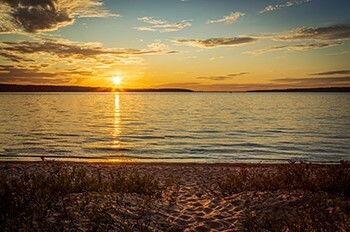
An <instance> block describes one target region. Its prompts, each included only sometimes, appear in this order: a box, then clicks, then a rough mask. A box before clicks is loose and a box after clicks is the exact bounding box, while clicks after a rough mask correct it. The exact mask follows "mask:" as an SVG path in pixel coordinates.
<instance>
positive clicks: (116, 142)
mask: <svg viewBox="0 0 350 232" xmlns="http://www.w3.org/2000/svg"><path fill="white" fill-rule="evenodd" d="M121 131H122V128H121V122H120V93H119V92H115V93H114V122H113V131H112V149H113V150H115V151H118V150H120V149H121V148H122V145H121V142H120V136H121ZM107 160H108V162H113V163H119V162H133V160H132V159H127V158H110V159H107Z"/></svg>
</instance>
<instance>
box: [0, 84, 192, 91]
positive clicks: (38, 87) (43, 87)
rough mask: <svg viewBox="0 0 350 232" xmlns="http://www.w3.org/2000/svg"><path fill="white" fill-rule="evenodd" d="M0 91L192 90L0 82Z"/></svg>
mask: <svg viewBox="0 0 350 232" xmlns="http://www.w3.org/2000/svg"><path fill="white" fill-rule="evenodd" d="M0 92H193V91H192V90H189V89H178V88H162V89H121V88H102V87H83V86H52V85H7V84H0Z"/></svg>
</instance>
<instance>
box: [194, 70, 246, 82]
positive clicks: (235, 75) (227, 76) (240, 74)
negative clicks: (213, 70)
mask: <svg viewBox="0 0 350 232" xmlns="http://www.w3.org/2000/svg"><path fill="white" fill-rule="evenodd" d="M245 74H248V73H247V72H241V73H232V74H227V75H224V76H210V77H196V78H197V79H202V80H212V81H224V80H230V79H233V78H234V77H238V76H242V75H245Z"/></svg>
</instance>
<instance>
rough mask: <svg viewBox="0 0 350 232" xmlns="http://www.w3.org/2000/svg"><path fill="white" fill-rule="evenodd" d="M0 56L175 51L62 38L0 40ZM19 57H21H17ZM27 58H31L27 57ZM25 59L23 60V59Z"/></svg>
mask: <svg viewBox="0 0 350 232" xmlns="http://www.w3.org/2000/svg"><path fill="white" fill-rule="evenodd" d="M0 48H1V49H2V52H1V53H0V56H3V57H5V58H8V59H11V60H15V59H16V58H17V59H18V61H23V59H24V58H23V57H25V56H26V55H27V56H29V57H31V56H32V54H51V55H54V56H56V57H59V58H73V59H89V58H92V59H97V58H99V57H102V56H116V57H118V56H119V57H125V56H130V55H151V54H171V53H176V51H165V50H162V48H163V47H157V49H156V50H149V49H148V50H139V49H125V48H104V47H103V46H102V44H100V43H77V42H71V41H68V40H63V39H39V40H38V41H17V42H0ZM19 57H21V58H20V59H19ZM28 60H32V59H31V58H28ZM24 61H25V60H24Z"/></svg>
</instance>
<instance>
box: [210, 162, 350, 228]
mask: <svg viewBox="0 0 350 232" xmlns="http://www.w3.org/2000/svg"><path fill="white" fill-rule="evenodd" d="M216 183H217V185H216V186H215V188H214V189H216V191H218V192H219V193H220V194H221V195H223V196H229V195H232V194H235V193H239V192H243V191H255V192H257V191H268V192H271V191H279V190H287V191H303V192H304V193H305V196H304V197H303V198H302V199H300V200H298V201H296V202H294V203H293V205H291V206H289V207H288V210H286V209H284V210H282V211H281V210H277V211H267V213H265V214H262V215H256V214H255V213H251V212H249V213H246V215H245V219H244V221H243V223H242V230H243V231H293V232H294V231H296V232H299V231H350V226H349V225H350V201H349V198H350V163H349V162H344V161H342V162H340V164H337V165H312V164H307V163H295V162H290V163H289V164H286V165H279V166H277V168H276V169H272V170H268V171H267V170H264V171H261V170H259V169H249V170H246V169H243V170H241V171H240V172H238V173H229V174H226V175H225V176H224V177H219V178H217V181H216Z"/></svg>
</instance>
